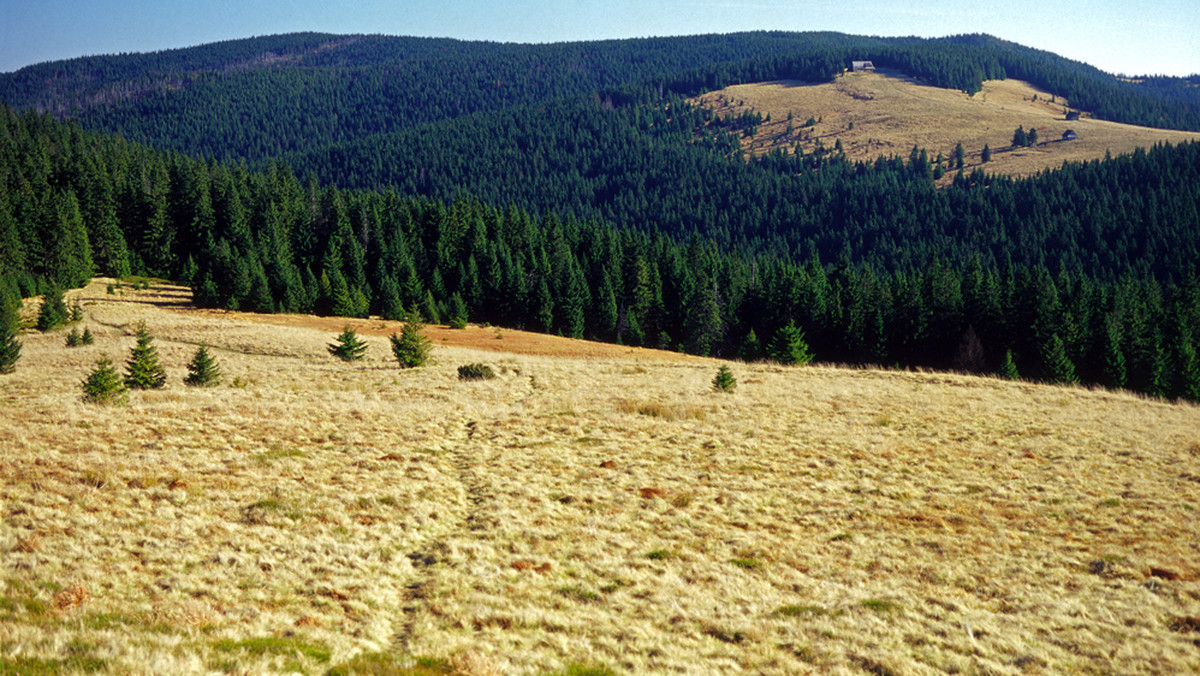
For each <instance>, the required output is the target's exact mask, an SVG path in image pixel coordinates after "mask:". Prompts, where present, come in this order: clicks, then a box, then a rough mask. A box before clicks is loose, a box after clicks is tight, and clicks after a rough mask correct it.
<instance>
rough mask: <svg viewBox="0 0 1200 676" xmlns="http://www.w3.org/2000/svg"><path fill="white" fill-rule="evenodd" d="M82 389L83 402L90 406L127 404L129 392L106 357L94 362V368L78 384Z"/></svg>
mask: <svg viewBox="0 0 1200 676" xmlns="http://www.w3.org/2000/svg"><path fill="white" fill-rule="evenodd" d="M80 386H81V387H82V388H83V400H84V401H86V402H88V403H92V404H113V405H119V404H125V403H128V402H129V392H128V391H127V390H126V389H125V383H123V382H121V377H120V376H119V375H117V370H116V369H115V368H113V364H112V361H110V360H109V359H108V357H101V358H100V359H97V360H96V368H94V369H92V372H91V373H89V374H88V377H87V378H86V379H85V380H84V381H83V382H82V383H81V384H80Z"/></svg>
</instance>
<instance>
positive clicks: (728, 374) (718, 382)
mask: <svg viewBox="0 0 1200 676" xmlns="http://www.w3.org/2000/svg"><path fill="white" fill-rule="evenodd" d="M712 386H713V389H714V390H716V391H717V392H726V393H732V392H733V391H734V390H736V389H737V378H736V377H734V375H733V371H731V370H730V369H729V367H728V366H726V365H724V364H722V365H721V368H719V369H717V375H716V376H715V377H714V378H713V381H712Z"/></svg>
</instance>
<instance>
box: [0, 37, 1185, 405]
mask: <svg viewBox="0 0 1200 676" xmlns="http://www.w3.org/2000/svg"><path fill="white" fill-rule="evenodd" d="M851 59H871V60H874V61H875V63H876V65H879V66H891V67H894V68H899V69H901V70H904V71H906V72H908V73H910V74H913V75H918V76H920V77H922V78H924V79H925V80H927V81H928V82H930V83H933V84H938V85H941V86H944V87H952V88H956V89H963V90H966V91H973V90H974V89H976V88H978V87H979V85H980V82H981V81H982V80H984V79H993V78H1000V77H1005V76H1017V77H1022V78H1023V79H1027V80H1029V81H1031V82H1033V83H1034V84H1037V85H1038V86H1040V87H1043V88H1044V89H1046V90H1049V91H1053V92H1056V93H1058V94H1061V95H1065V96H1068V97H1072V98H1073V103H1077V102H1080V101H1091V102H1092V105H1093V106H1094V108H1093V109H1092V111H1091V112H1092V113H1093V114H1094V115H1098V116H1101V115H1103V116H1109V117H1110V119H1118V120H1122V121H1126V122H1136V123H1140V124H1149V125H1160V126H1176V127H1182V128H1192V129H1200V113H1198V111H1200V106H1197V103H1196V98H1195V97H1196V96H1197V95H1196V94H1195V93H1194V92H1195V89H1194V88H1193V89H1188V88H1187V87H1186V86H1185V85H1186V82H1184V81H1183V80H1170V81H1153V82H1151V81H1146V82H1145V83H1143V84H1136V83H1132V82H1122V81H1118V80H1117V79H1115V78H1113V77H1112V76H1109V75H1106V74H1103V73H1100V72H1099V71H1096V70H1095V69H1093V68H1091V67H1088V66H1085V65H1083V64H1077V63H1073V62H1069V61H1066V60H1064V59H1061V58H1060V57H1057V56H1054V55H1052V54H1048V53H1044V52H1037V51H1034V50H1030V49H1027V48H1024V47H1020V46H1018V45H1012V44H1010V43H1004V42H1001V41H998V40H995V39H994V38H990V37H987V36H964V37H957V38H946V39H940V40H921V39H878V38H861V37H854V36H845V35H839V34H831V33H815V34H785V33H751V34H741V35H729V36H702V37H693V38H671V39H654V40H624V41H612V42H598V43H571V44H560V45H540V46H528V45H499V44H486V43H461V42H455V41H450V40H424V39H411V38H384V37H360V36H352V37H344V36H330V35H312V34H307V35H292V36H280V37H273V38H260V39H254V40H246V41H238V42H232V43H223V44H219V45H210V46H207V47H203V48H196V49H193V50H179V51H175V52H165V53H161V54H155V55H131V56H118V57H97V58H93V59H79V60H75V61H70V62H64V63H61V64H44V65H41V66H36V67H31V68H27V69H23V70H22V71H19V72H17V73H13V74H8V75H4V76H2V77H0V98H3V100H4V101H6V102H10V103H12V104H13V105H14V106H16V107H17V108H25V109H26V110H23V111H22V110H17V109H13V108H9V107H7V106H5V107H0V304H3V303H4V297H6V296H11V295H14V292H15V291H17V290H19V291H20V292H21V293H23V294H25V295H29V294H33V293H38V292H41V291H44V290H47V289H49V288H50V287H51V286H53V285H59V286H62V285H72V284H77V283H79V282H80V281H81V280H83V279H86V278H87V277H89V276H91V275H93V274H96V273H107V274H112V275H117V276H123V275H127V274H129V273H135V274H147V275H153V276H158V277H165V278H169V279H173V280H179V281H182V282H185V283H187V284H189V285H191V286H192V287H193V289H194V291H195V299H196V301H197V302H198V303H200V304H202V305H206V306H212V307H225V308H231V309H233V308H241V309H252V310H257V311H262V312H274V311H288V312H297V311H298V312H316V313H320V314H335V315H345V316H366V315H367V314H376V315H383V316H385V317H389V318H398V317H402V316H404V314H405V312H406V310H408V309H409V308H412V306H414V305H419V306H420V309H421V310H420V311H421V312H422V313H423V314H424V315H425V316H426V318H427V319H429V320H430V321H439V319H441V318H446V317H453V318H455V319H456V320H466V319H469V320H471V321H480V322H490V323H492V324H498V325H504V326H515V327H525V328H535V329H541V330H544V331H548V332H554V333H561V334H564V335H571V336H579V337H588V338H593V339H597V340H607V341H620V342H624V343H632V344H638V345H650V346H659V347H664V348H670V349H683V350H688V351H691V352H695V353H700V354H711V355H720V356H741V357H745V358H760V357H763V356H768V355H769V356H772V357H775V358H785V357H787V355H789V354H790V355H793V356H794V355H795V354H796V351H795V350H793V349H792V348H794V347H797V346H798V345H800V344H803V343H804V342H805V341H804V339H803V338H802V336H801V334H803V335H804V336H806V338H807V345H808V347H809V348H811V349H812V351H813V352H815V353H816V355H817V358H818V359H821V360H830V361H839V362H850V363H873V364H889V365H890V364H896V365H900V366H909V367H917V366H919V367H933V368H952V367H953V368H959V369H963V370H969V371H977V372H1003V373H1005V374H1007V375H1016V373H1017V372H1018V371H1019V373H1020V374H1021V375H1022V376H1024V377H1031V378H1036V379H1041V380H1051V381H1056V382H1075V381H1085V382H1095V383H1101V384H1104V385H1108V386H1116V387H1129V388H1132V389H1136V390H1139V391H1143V392H1148V393H1151V394H1154V395H1159V396H1181V397H1186V398H1190V399H1195V400H1200V357H1198V356H1197V344H1198V343H1200V274H1197V269H1196V261H1197V260H1200V208H1198V205H1200V175H1198V172H1200V144H1194V143H1193V144H1185V145H1180V146H1174V147H1171V146H1157V147H1154V148H1150V149H1146V150H1144V151H1138V152H1136V153H1133V154H1131V155H1128V156H1119V157H1114V158H1109V159H1106V160H1104V161H1095V162H1089V163H1084V164H1067V165H1064V166H1063V167H1062V168H1061V169H1058V170H1056V171H1053V172H1045V173H1043V174H1040V175H1037V176H1034V177H1031V178H1028V179H1022V180H1011V179H1007V178H1004V177H998V176H991V175H986V174H984V173H983V172H982V171H975V172H974V173H971V174H966V173H961V172H960V173H957V174H956V178H955V179H954V181H953V184H952V185H950V186H948V187H945V188H942V189H939V188H938V187H937V185H936V184H935V182H934V178H933V176H934V175H935V173H936V171H937V170H941V169H943V168H944V167H942V166H940V165H938V166H937V167H936V168H935V165H936V164H937V161H936V160H934V159H933V158H931V157H929V156H928V154H927V153H926V152H924V151H923V150H922V149H919V148H913V150H912V153H911V154H910V155H909V156H908V157H906V158H898V157H893V158H880V159H879V160H877V161H874V162H871V163H852V162H850V161H848V160H847V159H846V158H845V156H844V155H842V154H840V153H838V152H837V151H836V149H822V150H821V151H814V152H811V153H803V154H796V153H782V152H780V153H774V154H771V155H767V156H764V157H760V158H755V159H753V160H746V159H745V158H744V157H743V156H742V155H741V153H740V150H739V146H738V143H737V141H736V135H738V134H741V133H744V132H745V131H747V130H748V129H750V128H752V127H753V126H754V125H756V124H758V123H759V120H757V119H756V118H755V117H754V116H753V115H744V116H742V117H740V118H736V119H734V118H718V117H716V116H714V115H713V114H712V113H711V111H708V110H706V109H700V108H696V107H693V106H692V105H691V104H689V103H688V102H687V100H686V96H688V95H691V94H695V93H699V92H701V91H704V90H706V89H714V88H719V87H724V86H726V85H729V84H734V83H737V82H758V81H764V80H771V79H776V78H797V79H802V80H808V81H820V80H825V79H829V78H831V77H833V76H834V75H835V74H837V73H839V72H841V71H842V70H843V69H844V68H845V67H846V66H847V65H848V64H849V62H850V60H851ZM1087 97H1091V98H1090V99H1089V98H1087ZM1079 105H1080V106H1082V105H1083V104H1082V103H1079ZM30 109H35V110H30ZM37 110H43V111H46V112H45V113H42V114H39V113H38V112H37ZM50 113H53V115H54V116H58V117H69V118H74V120H73V121H70V122H64V121H62V120H59V119H55V117H53V116H52V115H51V114H50ZM112 132H115V133H112ZM296 170H298V171H296ZM298 175H299V176H302V177H304V178H303V179H298V178H297V176H298ZM760 337H761V338H760Z"/></svg>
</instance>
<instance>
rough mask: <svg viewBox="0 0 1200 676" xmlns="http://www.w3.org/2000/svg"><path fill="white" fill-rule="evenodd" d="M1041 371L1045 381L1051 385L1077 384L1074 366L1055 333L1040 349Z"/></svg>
mask: <svg viewBox="0 0 1200 676" xmlns="http://www.w3.org/2000/svg"><path fill="white" fill-rule="evenodd" d="M1042 369H1043V372H1044V373H1045V376H1046V380H1047V381H1049V382H1052V383H1077V382H1079V377H1078V376H1077V375H1075V365H1074V364H1072V363H1071V359H1070V358H1069V357H1068V356H1067V348H1066V346H1065V345H1064V344H1063V341H1062V339H1061V338H1059V337H1058V334H1057V333H1055V334H1053V335H1051V336H1050V339H1049V340H1048V341H1046V344H1045V345H1044V346H1043V347H1042Z"/></svg>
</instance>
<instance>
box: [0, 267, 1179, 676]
mask: <svg viewBox="0 0 1200 676" xmlns="http://www.w3.org/2000/svg"><path fill="white" fill-rule="evenodd" d="M104 281H105V280H98V281H96V282H94V283H93V284H92V285H91V286H89V287H87V288H86V289H83V290H80V291H75V292H70V293H69V294H68V298H69V300H80V301H81V302H82V306H83V308H84V311H85V315H86V316H85V319H84V322H85V323H86V324H87V326H89V327H90V328H91V330H92V332H93V333H94V334H95V335H96V338H97V340H96V343H95V345H92V346H88V347H82V348H74V349H68V348H66V347H64V346H63V336H62V333H61V332H56V333H50V334H35V333H26V334H24V335H23V336H22V340H23V341H24V350H23V355H24V356H23V358H22V361H21V362H20V363H19V365H18V370H17V372H16V373H15V374H12V375H9V376H5V377H4V378H5V379H4V381H3V382H4V391H3V392H4V394H3V396H4V405H5V408H6V415H5V418H4V422H3V423H0V424H2V434H3V437H4V438H5V439H6V442H5V443H4V444H3V447H2V448H0V476H3V481H2V482H0V486H2V488H0V491H2V492H3V493H2V496H3V504H4V506H5V507H4V513H3V521H0V551H2V552H3V557H4V561H5V567H4V571H3V573H2V575H0V620H2V621H0V671H5V672H7V671H14V670H15V671H18V672H20V671H22V670H33V669H46V670H55V669H58V670H65V671H95V670H99V671H107V672H112V673H116V672H127V671H130V670H139V669H145V670H149V671H155V672H196V671H209V670H217V671H240V670H248V671H252V672H280V671H301V672H306V673H323V672H325V671H327V670H329V669H335V670H337V669H341V670H344V671H347V672H351V671H354V670H359V671H368V670H371V669H384V668H387V667H391V668H397V667H400V666H413V665H414V664H415V662H413V661H411V660H410V659H409V657H411V656H416V657H421V658H424V662H423V664H425V665H426V666H427V667H429V668H430V669H431V670H436V669H438V668H444V669H446V670H450V669H453V670H456V671H457V672H458V673H472V674H479V673H547V672H561V671H562V670H563V669H565V668H567V666H568V665H572V664H574V665H588V666H592V667H595V668H600V667H607V668H609V669H612V670H615V671H617V672H629V673H654V672H668V671H671V672H684V673H711V672H733V671H754V672H758V673H830V672H844V673H860V672H870V673H923V672H933V671H959V672H962V671H972V670H975V671H985V670H986V671H991V672H994V673H1022V672H1028V671H1035V672H1045V673H1066V672H1081V671H1101V672H1110V671H1111V672H1122V673H1165V672H1174V673H1183V672H1188V671H1196V670H1197V669H1200V662H1198V661H1197V656H1196V651H1195V646H1194V645H1193V644H1194V643H1195V641H1196V640H1197V634H1196V629H1197V620H1196V618H1197V616H1200V581H1198V579H1197V578H1198V575H1200V568H1198V567H1197V564H1196V561H1195V551H1194V550H1195V546H1196V538H1197V531H1196V529H1195V527H1194V523H1195V512H1196V509H1197V508H1198V507H1200V483H1198V477H1197V476H1195V474H1196V473H1195V471H1194V469H1192V468H1194V467H1195V465H1196V462H1197V458H1198V457H1200V437H1198V436H1197V430H1200V409H1198V408H1197V407H1196V406H1194V405H1181V404H1170V403H1165V402H1162V401H1157V400H1151V399H1145V398H1140V397H1136V396H1133V395H1130V394H1127V393H1122V392H1108V391H1103V390H1087V389H1080V388H1070V387H1066V388H1064V387H1051V386H1043V385H1036V384H1030V383H1024V382H1008V381H1001V380H996V379H992V378H976V377H969V376H961V375H953V374H944V373H943V374H932V373H915V372H895V371H881V370H869V369H867V370H862V369H842V368H835V367H811V368H783V367H779V366H774V365H769V364H741V363H732V364H731V366H732V367H733V370H734V372H735V374H736V376H737V377H738V379H739V381H740V382H739V386H738V388H737V390H736V392H735V393H733V394H732V395H726V394H719V393H716V392H713V391H712V390H711V387H710V381H711V379H712V377H713V374H714V373H715V371H716V367H717V365H718V364H719V363H727V362H717V361H714V360H704V359H699V358H685V357H682V356H678V355H673V354H670V353H655V354H654V355H653V356H651V355H650V354H649V352H643V351H637V352H633V353H625V354H620V353H615V352H608V353H605V354H596V355H590V356H578V349H579V345H580V342H579V341H571V340H565V339H559V338H555V337H551V336H532V335H521V334H519V332H516V331H509V330H505V331H504V332H503V334H501V335H500V336H496V335H495V331H494V330H492V329H484V328H481V327H475V328H474V329H473V330H472V331H468V332H461V333H455V332H450V331H445V332H439V333H437V334H434V335H435V336H436V339H435V344H436V345H435V350H434V357H435V359H436V364H434V365H433V366H430V367H427V368H423V369H416V370H409V371H402V370H399V369H397V368H396V367H395V363H394V362H393V361H392V360H391V358H390V354H389V351H388V348H387V342H386V340H385V339H384V338H383V337H382V335H369V336H368V337H367V341H368V342H369V344H370V351H369V353H368V358H367V360H366V361H365V362H364V363H361V364H356V365H346V364H344V363H342V362H338V361H336V360H334V359H333V358H331V357H330V356H329V355H328V354H327V353H326V351H325V345H326V344H327V343H329V342H330V341H331V340H332V338H333V335H334V334H335V333H336V330H337V329H336V328H334V327H330V326H327V325H322V324H317V323H314V322H318V321H323V320H317V319H315V318H310V319H305V318H304V317H300V316H292V315H279V316H252V315H244V314H237V313H224V314H221V313H212V312H208V311H200V310H196V309H193V308H191V307H190V304H189V301H188V298H187V294H186V291H185V290H182V289H179V288H178V287H171V286H164V285H158V284H156V285H155V286H154V288H152V289H150V290H148V291H137V290H133V289H129V288H125V289H122V290H120V291H118V293H116V294H114V295H108V294H106V293H105V290H104ZM29 303H30V307H29V308H28V309H29V310H32V309H33V306H34V304H35V303H36V301H29ZM137 321H144V322H146V325H147V326H148V327H149V329H150V330H151V332H152V333H153V334H154V335H155V336H156V343H157V345H158V347H159V352H160V355H161V358H162V360H163V362H164V364H165V365H166V366H167V373H168V376H169V383H168V385H167V387H166V388H165V389H163V390H154V391H148V392H144V393H140V394H134V395H133V397H132V402H131V404H130V405H129V406H128V407H117V408H105V407H96V406H92V405H86V404H84V403H83V402H82V401H80V389H79V381H80V380H81V379H82V378H83V376H84V375H85V374H86V373H87V371H88V370H89V369H90V367H91V365H92V364H93V363H94V361H95V359H96V358H97V357H99V356H101V355H107V356H109V357H111V358H113V359H114V360H116V361H117V362H118V364H120V362H121V360H123V358H124V356H125V355H127V354H128V349H129V347H130V346H131V345H132V343H133V339H132V337H131V335H130V334H131V332H132V329H133V326H134V324H135V322H137ZM369 324H371V325H373V326H375V328H376V329H377V333H378V334H385V333H387V332H388V330H389V329H391V330H395V329H396V328H397V327H398V324H395V323H391V322H385V321H383V320H374V319H373V320H369ZM483 333H490V334H492V335H491V336H490V338H489V339H488V341H489V342H490V344H491V346H492V348H491V349H487V350H483V349H481V341H480V340H479V336H480V335H481V334H483ZM458 336H463V337H464V339H462V340H461V341H460V339H459V338H458ZM471 336H474V338H470V337H471ZM443 338H444V340H443ZM518 338H519V340H518ZM525 341H537V342H538V343H540V344H541V345H542V347H540V348H538V349H537V350H533V349H530V348H521V349H514V350H513V351H505V346H508V345H514V346H515V345H518V344H522V343H524V342H525ZM200 343H204V344H208V345H210V346H212V348H213V350H212V352H213V354H214V355H216V358H217V359H218V361H219V363H220V364H221V366H222V369H223V371H224V373H225V381H224V384H223V385H221V386H219V387H218V388H216V389H201V390H197V389H190V388H186V387H184V386H183V385H182V384H181V380H182V376H183V365H184V364H185V363H186V362H187V360H188V359H189V358H190V356H191V354H192V352H193V351H194V350H195V347H196V345H197V344H200ZM616 349H622V348H614V350H616ZM531 351H533V352H538V354H530V353H529V352H531ZM475 361H483V362H486V363H489V364H490V365H492V366H493V367H494V368H495V369H496V370H497V372H498V373H499V376H498V377H497V378H496V379H495V380H491V381H484V382H477V383H468V382H462V381H459V380H458V379H457V377H456V376H455V369H456V366H458V365H459V364H462V363H467V362H475ZM434 673H438V672H436V671H434Z"/></svg>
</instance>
